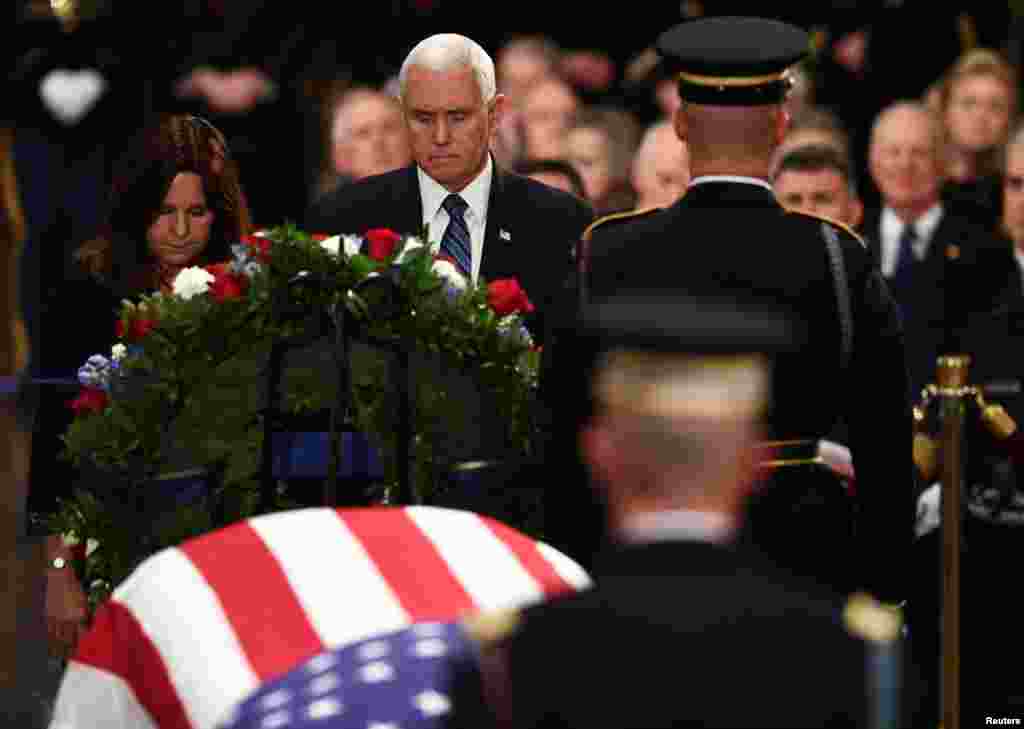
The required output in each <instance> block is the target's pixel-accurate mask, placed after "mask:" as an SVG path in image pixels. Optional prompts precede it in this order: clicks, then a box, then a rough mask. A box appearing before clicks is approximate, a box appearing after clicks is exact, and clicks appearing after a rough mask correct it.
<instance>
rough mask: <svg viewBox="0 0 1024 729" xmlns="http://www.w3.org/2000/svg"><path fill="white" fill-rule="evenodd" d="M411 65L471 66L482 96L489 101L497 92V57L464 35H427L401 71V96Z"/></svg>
mask: <svg viewBox="0 0 1024 729" xmlns="http://www.w3.org/2000/svg"><path fill="white" fill-rule="evenodd" d="M411 66H421V67H423V68H427V69H430V70H431V71H436V72H444V71H451V70H452V69H455V68H461V67H465V66H468V67H469V68H470V69H471V70H472V71H473V76H474V77H475V78H476V82H477V85H478V86H479V87H480V96H481V97H482V98H483V101H484V103H485V104H486V103H488V102H489V101H490V100H491V99H493V98H494V96H495V94H496V93H497V85H496V83H495V80H494V61H493V60H492V59H491V57H490V56H489V55H488V54H487V51H485V50H484V49H483V48H482V47H481V46H480V44H479V43H477V42H476V41H474V40H472V39H470V38H467V37H466V36H464V35H457V34H455V33H439V34H438V35H432V36H430V37H429V38H425V39H424V40H422V41H420V42H419V43H417V44H416V47H415V48H413V49H412V50H411V51H409V55H408V56H406V57H405V61H403V62H402V68H401V70H400V71H399V72H398V86H399V89H400V92H401V97H402V98H403V99H404V98H405V84H406V79H407V78H408V75H409V68H410V67H411Z"/></svg>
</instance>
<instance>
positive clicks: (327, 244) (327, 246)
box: [320, 235, 341, 256]
mask: <svg viewBox="0 0 1024 729" xmlns="http://www.w3.org/2000/svg"><path fill="white" fill-rule="evenodd" d="M320 247H321V248H323V249H324V250H325V251H327V252H328V253H330V254H331V255H332V256H336V255H338V250H339V249H340V248H341V236H340V235H335V236H331V237H330V238H326V239H324V240H322V241H320Z"/></svg>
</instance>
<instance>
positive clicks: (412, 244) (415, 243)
mask: <svg viewBox="0 0 1024 729" xmlns="http://www.w3.org/2000/svg"><path fill="white" fill-rule="evenodd" d="M423 247H424V244H423V241H421V240H420V239H419V238H414V237H412V236H410V237H408V238H406V239H405V247H404V248H403V249H402V254H401V255H400V256H399V257H398V258H397V259H395V263H403V262H404V261H405V259H406V258H407V257H408V256H409V255H411V254H412V253H413V252H414V251H418V250H420V249H421V248H423Z"/></svg>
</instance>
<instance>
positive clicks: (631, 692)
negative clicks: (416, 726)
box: [446, 292, 927, 729]
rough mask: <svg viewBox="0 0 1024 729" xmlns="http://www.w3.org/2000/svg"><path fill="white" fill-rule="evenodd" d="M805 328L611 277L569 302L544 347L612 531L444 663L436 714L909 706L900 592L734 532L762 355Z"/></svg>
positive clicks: (546, 720) (749, 480)
mask: <svg viewBox="0 0 1024 729" xmlns="http://www.w3.org/2000/svg"><path fill="white" fill-rule="evenodd" d="M805 336H806V332H805V331H804V328H803V327H802V326H801V325H800V322H793V321H790V320H789V319H788V317H787V316H785V315H783V314H780V313H778V312H773V311H767V310H765V309H763V308H761V307H755V308H749V307H747V306H746V305H744V304H740V303H738V302H733V301H731V300H728V299H718V300H710V299H705V298H703V297H701V298H691V297H687V296H682V295H679V294H661V293H655V292H650V293H643V294H629V293H623V294H618V295H614V296H611V297H608V298H605V299H602V300H601V301H600V302H590V303H588V304H586V305H584V307H583V315H582V317H580V318H579V319H578V320H577V321H576V326H575V327H573V328H572V329H571V330H570V331H567V332H562V333H561V337H560V340H561V341H562V342H563V343H564V344H566V346H569V345H570V344H571V351H572V352H573V354H574V355H575V356H574V357H573V359H572V360H571V361H569V360H567V359H561V360H560V361H559V362H558V365H557V366H558V367H563V366H564V367H567V368H570V369H571V370H573V371H574V372H575V373H576V376H577V377H578V378H579V379H580V380H582V381H585V382H586V383H587V384H586V387H587V391H588V394H589V403H588V406H587V411H588V412H587V414H585V415H584V416H583V417H582V418H581V427H580V429H579V441H580V444H581V452H582V455H583V461H584V462H585V464H586V466H587V467H588V469H589V470H590V471H591V473H593V474H594V477H595V479H594V483H595V487H596V488H597V489H599V490H600V491H601V492H602V494H603V500H605V501H606V502H607V504H608V524H609V530H610V537H611V538H610V539H609V541H608V543H607V545H606V549H605V550H603V551H602V552H601V553H600V554H599V555H598V557H597V558H596V559H595V563H594V566H593V567H592V570H591V576H592V578H593V580H594V584H593V587H591V588H589V589H585V590H582V591H580V592H579V593H576V594H574V595H566V596H564V597H559V598H554V599H552V600H550V601H547V602H546V603H542V604H537V605H533V606H529V607H526V608H525V609H522V610H518V611H516V612H515V614H514V615H512V616H509V615H507V614H506V615H505V616H504V619H502V620H498V621H495V622H492V624H491V625H492V627H494V626H499V627H500V630H497V631H493V632H492V633H491V635H489V637H488V638H487V639H486V640H482V641H481V644H480V646H479V650H478V651H477V653H478V656H479V661H478V663H477V665H476V666H472V667H469V666H461V667H460V668H459V670H458V671H457V674H458V677H457V679H456V681H455V689H454V691H453V692H452V694H453V698H454V702H453V703H454V710H453V715H452V716H451V717H450V719H451V721H449V722H448V723H447V724H446V726H460V727H463V726H495V725H497V726H502V727H548V726H551V727H554V726H557V727H588V729H596V728H597V727H649V728H651V729H654V728H656V727H670V726H671V727H677V726H705V727H730V728H736V727H751V726H760V727H768V726H774V727H824V726H844V727H852V726H889V727H896V726H905V725H911V721H913V720H918V719H920V718H921V717H920V705H919V702H918V699H917V697H918V695H919V679H918V674H917V672H916V669H915V665H914V663H913V661H912V660H910V657H909V656H908V655H901V648H902V641H901V640H900V637H899V635H900V618H899V615H898V612H896V611H894V610H890V609H888V608H886V607H884V606H882V605H880V604H879V603H878V602H877V601H875V600H873V599H872V598H870V597H868V596H866V595H863V594H857V595H854V596H851V597H849V598H844V597H841V596H838V595H836V594H835V593H831V592H829V591H827V590H824V589H822V587H821V586H820V585H814V584H813V583H812V582H810V581H808V580H806V579H805V578H801V577H798V576H795V575H793V574H792V573H791V572H789V571H787V570H785V569H783V568H781V567H780V566H779V565H778V564H775V563H773V562H772V560H770V559H766V558H765V556H764V555H762V554H759V553H758V552H757V550H755V549H752V548H750V547H749V546H748V545H743V544H740V543H738V542H737V541H736V534H737V530H738V528H739V525H740V522H741V521H742V519H743V508H742V502H743V500H744V498H745V496H746V494H747V492H748V490H749V489H750V488H751V486H752V484H754V483H755V482H756V481H757V480H758V477H759V468H758V458H759V452H758V451H759V448H758V443H759V442H760V439H761V438H762V435H761V431H762V429H763V427H764V422H763V418H764V415H765V412H766V410H765V408H766V404H767V402H768V399H769V393H770V387H771V382H770V374H769V373H770V369H771V366H770V363H771V362H772V361H773V360H777V359H778V357H780V356H782V355H784V354H785V353H786V352H789V351H798V350H799V349H800V348H802V347H803V346H804V337H805ZM474 669H475V670H474ZM481 696H482V697H484V700H483V701H481V700H480V698H479V697H481ZM481 712H482V713H483V717H481V715H480V714H481ZM488 714H490V715H491V716H492V717H493V718H491V719H489V718H488V717H487V715H488ZM495 719H496V721H494V720H495ZM915 725H916V724H915ZM921 726H927V724H921Z"/></svg>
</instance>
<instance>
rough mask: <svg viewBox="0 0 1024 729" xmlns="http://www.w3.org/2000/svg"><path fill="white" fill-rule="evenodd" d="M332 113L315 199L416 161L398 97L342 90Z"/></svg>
mask: <svg viewBox="0 0 1024 729" xmlns="http://www.w3.org/2000/svg"><path fill="white" fill-rule="evenodd" d="M329 114H330V119H331V123H330V131H329V138H328V144H327V154H326V155H325V156H326V160H325V169H324V170H323V173H322V174H321V178H320V182H319V184H318V185H317V189H316V190H315V191H314V200H315V199H316V198H318V197H319V196H320V195H323V194H324V193H327V192H330V191H331V190H333V189H335V188H336V187H337V186H338V185H340V184H343V183H344V182H349V181H351V180H359V179H362V178H363V177H369V176H370V175H379V174H382V173H384V172H390V171H391V170H397V169H398V168H399V167H405V166H406V165H408V164H409V163H410V162H412V151H411V149H410V147H409V135H408V130H407V129H406V127H405V123H404V122H403V120H402V107H401V104H400V103H399V101H398V99H396V98H395V97H394V96H390V95H388V94H386V93H384V92H383V91H378V90H376V89H373V88H370V87H367V86H357V87H354V88H350V89H348V90H346V91H345V92H344V93H342V94H341V95H340V97H339V98H338V99H337V101H336V102H335V103H334V104H333V108H331V109H330V110H329Z"/></svg>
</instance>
